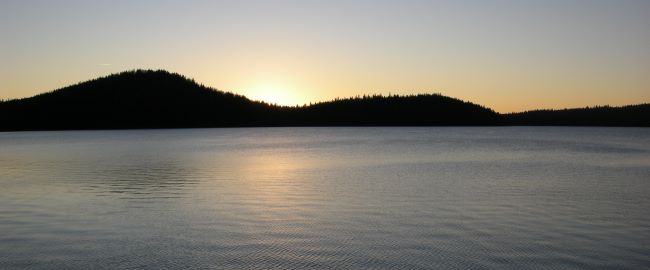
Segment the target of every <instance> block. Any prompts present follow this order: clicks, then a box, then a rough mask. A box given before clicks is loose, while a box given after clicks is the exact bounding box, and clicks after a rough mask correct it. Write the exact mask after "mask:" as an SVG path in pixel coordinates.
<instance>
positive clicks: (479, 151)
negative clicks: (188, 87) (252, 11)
mask: <svg viewBox="0 0 650 270" xmlns="http://www.w3.org/2000/svg"><path fill="white" fill-rule="evenodd" d="M0 187H1V189H0V268H2V269H206V268H213V269H643V268H645V269H647V268H650V129H648V128H571V127H422V128H418V127H413V128H397V127H393V128H383V127H368V128H235V129H177V130H174V129H169V130H116V131H56V132H6V133H0Z"/></svg>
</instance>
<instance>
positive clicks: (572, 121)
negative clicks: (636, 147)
mask: <svg viewBox="0 0 650 270" xmlns="http://www.w3.org/2000/svg"><path fill="white" fill-rule="evenodd" d="M503 118H504V120H503V121H504V122H505V123H508V124H510V125H530V126H630V127H632V126H639V127H648V126H650V104H639V105H628V106H622V107H610V106H599V107H586V108H574V109H562V110H533V111H526V112H520V113H509V114H504V115H503Z"/></svg>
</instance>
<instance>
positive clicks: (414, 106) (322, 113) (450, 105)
mask: <svg viewBox="0 0 650 270" xmlns="http://www.w3.org/2000/svg"><path fill="white" fill-rule="evenodd" d="M500 123H501V116H500V115H498V114H497V113H495V112H494V111H492V110H491V109H488V108H485V107H482V106H479V105H476V104H473V103H470V102H465V101H461V100H458V99H454V98H450V97H446V96H442V95H438V94H424V95H412V96H364V97H357V98H348V99H337V100H334V101H328V102H322V103H317V104H314V105H310V106H300V107H282V106H275V105H271V104H267V103H264V102H258V101H252V100H249V99H248V98H246V97H244V96H240V95H236V94H233V93H228V92H223V91H218V90H216V89H212V88H209V87H206V86H203V85H200V84H198V83H196V82H194V81H193V80H191V79H188V78H185V77H184V76H182V75H179V74H176V73H170V72H167V71H163V70H156V71H153V70H136V71H127V72H122V73H118V74H113V75H109V76H106V77H101V78H98V79H94V80H90V81H86V82H82V83H78V84H75V85H71V86H67V87H64V88H61V89H57V90H54V91H51V92H48V93H44V94H40V95H37V96H33V97H30V98H24V99H17V100H9V101H4V102H0V130H4V131H8V130H59V129H122V128H184V127H241V126H351V125H355V126H356V125H414V126H420V125H495V124H500Z"/></svg>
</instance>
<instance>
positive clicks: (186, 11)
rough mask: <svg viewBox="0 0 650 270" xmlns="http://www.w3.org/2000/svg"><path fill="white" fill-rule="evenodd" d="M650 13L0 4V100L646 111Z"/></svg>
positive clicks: (570, 2)
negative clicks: (92, 83)
mask: <svg viewBox="0 0 650 270" xmlns="http://www.w3.org/2000/svg"><path fill="white" fill-rule="evenodd" d="M648 14H650V1H627V0H620V1H598V0H583V1H579V0H563V1H554V0H544V1H542V0H540V1H522V0H511V1H486V0H481V1H242V0H240V1H160V0H156V1H153V0H152V1H144V0H141V1H121V0H119V1H89V0H85V1H65V0H57V1H30V0H19V1H12V0H3V1H1V2H0V39H1V42H0V98H3V99H10V98H18V97H26V96H31V95H34V94H37V93H40V92H44V91H49V90H53V89H55V88H58V87H62V86H65V85H68V84H72V83H76V82H79V81H82V80H87V79H91V78H94V77H97V76H103V75H107V74H110V73H114V72H119V71H123V70H128V69H135V68H155V69H158V68H162V69H167V70H170V71H173V72H178V73H182V74H184V75H186V76H188V77H192V78H194V79H196V80H197V81H199V82H202V83H204V84H206V85H209V86H213V87H215V88H219V89H222V90H226V91H232V92H237V93H241V94H244V95H247V96H249V97H251V98H253V99H264V100H268V101H274V102H279V103H284V104H296V103H300V104H302V103H308V102H310V101H319V100H326V99H332V98H335V97H346V96H354V95H358V94H364V93H384V94H386V93H400V94H409V93H424V92H440V93H443V94H445V95H449V96H454V97H458V98H462V99H466V100H471V101H473V102H477V103H480V104H483V105H487V106H490V107H492V108H494V109H496V110H497V111H501V112H507V111H519V110H525V109H533V108H559V107H575V106H587V105H597V104H600V105H603V104H611V105H622V104H629V103H641V102H650V15H648Z"/></svg>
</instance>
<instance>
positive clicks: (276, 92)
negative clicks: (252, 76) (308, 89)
mask: <svg viewBox="0 0 650 270" xmlns="http://www.w3.org/2000/svg"><path fill="white" fill-rule="evenodd" d="M245 92H246V94H245V96H246V97H248V98H250V99H252V100H257V101H263V102H266V103H270V104H276V105H281V106H294V105H297V104H299V103H300V102H299V100H298V98H297V97H296V96H295V95H294V94H293V93H295V92H294V90H293V89H291V88H290V87H285V86H280V85H277V84H272V83H267V84H259V85H256V86H253V87H251V88H250V90H248V91H245Z"/></svg>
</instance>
